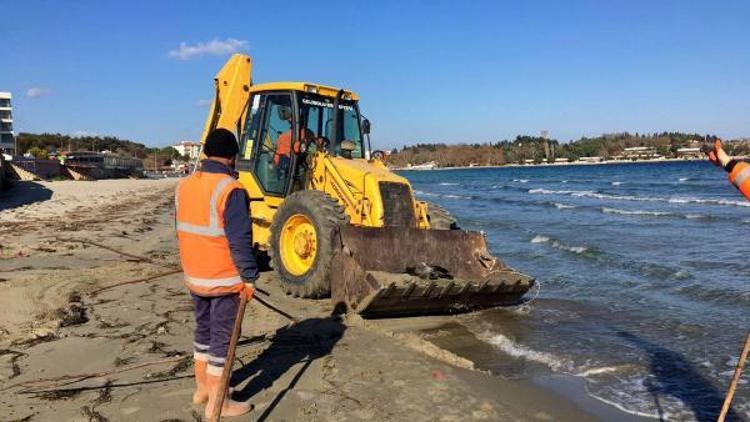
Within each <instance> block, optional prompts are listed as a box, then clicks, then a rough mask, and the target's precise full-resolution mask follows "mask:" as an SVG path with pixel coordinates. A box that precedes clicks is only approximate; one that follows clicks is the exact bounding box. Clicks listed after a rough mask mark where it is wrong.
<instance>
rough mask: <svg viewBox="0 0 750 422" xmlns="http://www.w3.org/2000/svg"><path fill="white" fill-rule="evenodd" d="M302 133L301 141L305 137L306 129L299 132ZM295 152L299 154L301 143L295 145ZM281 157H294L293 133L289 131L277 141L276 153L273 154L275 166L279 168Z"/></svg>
mask: <svg viewBox="0 0 750 422" xmlns="http://www.w3.org/2000/svg"><path fill="white" fill-rule="evenodd" d="M299 133H300V139H302V138H303V137H304V136H303V135H304V129H300V130H299ZM294 152H295V153H296V154H299V152H300V143H299V141H297V142H295V143H294ZM281 156H287V157H290V158H291V157H292V131H291V130H288V131H286V132H284V133H282V134H281V135H279V139H277V140H276V152H275V153H274V154H273V164H274V165H276V166H278V165H279V162H281Z"/></svg>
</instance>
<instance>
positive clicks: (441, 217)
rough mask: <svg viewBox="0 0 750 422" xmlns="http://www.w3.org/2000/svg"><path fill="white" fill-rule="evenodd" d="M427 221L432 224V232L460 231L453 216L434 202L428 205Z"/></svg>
mask: <svg viewBox="0 0 750 422" xmlns="http://www.w3.org/2000/svg"><path fill="white" fill-rule="evenodd" d="M427 220H428V221H429V222H430V229H431V230H459V227H458V223H457V222H456V218H455V217H453V214H451V213H450V211H448V210H446V209H445V208H443V207H441V206H440V205H436V204H433V203H432V202H428V203H427Z"/></svg>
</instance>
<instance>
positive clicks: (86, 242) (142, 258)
mask: <svg viewBox="0 0 750 422" xmlns="http://www.w3.org/2000/svg"><path fill="white" fill-rule="evenodd" d="M55 240H57V241H60V242H76V243H82V244H84V245H91V246H96V247H98V248H102V249H106V250H108V251H110V252H114V253H116V254H118V255H122V256H125V257H128V258H130V259H133V260H136V261H139V262H146V263H149V264H153V265H158V266H160V267H164V268H176V267H174V266H172V265H166V264H162V263H160V262H157V261H154V260H153V259H151V258H149V257H146V256H141V255H135V254H132V253H128V252H123V251H121V250H119V249H115V248H113V247H111V246H107V245H104V244H102V243H99V242H93V241H91V240H84V239H63V238H60V237H56V238H55Z"/></svg>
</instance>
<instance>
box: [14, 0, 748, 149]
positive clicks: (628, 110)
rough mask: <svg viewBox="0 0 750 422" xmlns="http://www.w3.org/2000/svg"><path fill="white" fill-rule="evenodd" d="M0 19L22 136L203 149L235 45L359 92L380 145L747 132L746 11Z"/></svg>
mask: <svg viewBox="0 0 750 422" xmlns="http://www.w3.org/2000/svg"><path fill="white" fill-rule="evenodd" d="M0 14H2V16H3V17H2V22H3V23H2V25H0V45H1V46H2V49H1V50H0V51H1V53H0V91H4V90H9V91H12V92H13V94H14V102H15V119H16V131H17V132H18V131H28V132H42V131H51V132H62V133H70V134H75V133H92V134H100V135H115V136H119V137H122V138H128V139H132V140H136V141H140V142H144V143H146V144H148V145H167V144H169V143H173V142H175V141H178V140H181V139H197V138H198V137H199V134H200V129H201V128H202V126H203V123H204V121H205V118H206V113H207V110H208V108H207V106H206V105H205V104H204V103H205V102H206V100H208V99H210V98H211V95H212V78H213V75H214V74H215V73H216V71H217V70H218V69H219V68H220V67H221V65H222V64H223V62H224V60H226V57H227V54H228V52H230V51H232V50H239V51H246V52H248V53H250V54H251V55H252V56H253V59H254V80H255V81H256V82H267V81H273V80H311V81H316V82H320V83H326V84H331V85H337V86H343V87H345V88H349V89H352V90H354V91H356V92H358V93H359V94H360V96H361V97H362V100H361V106H362V109H363V111H364V113H365V114H366V115H367V116H368V117H369V118H370V120H371V121H372V122H373V135H372V138H373V143H374V144H375V145H378V146H380V147H393V146H401V145H403V144H410V143H414V142H417V141H420V142H428V141H433V142H482V141H495V140H501V139H504V138H512V137H515V135H517V134H538V133H539V131H540V130H542V129H547V130H549V132H550V135H551V136H552V137H554V138H557V139H560V140H563V141H567V140H570V139H576V138H578V137H580V136H593V135H598V134H601V133H605V132H616V131H625V130H628V131H631V132H654V131H663V130H682V131H698V132H708V133H716V134H718V135H720V136H723V137H727V138H732V137H739V136H750V84H749V83H748V78H749V77H748V75H750V31H748V30H747V25H748V22H750V2H747V1H738V2H730V1H727V2H708V1H706V2H696V1H614V0H613V1H582V2H575V1H549V2H546V1H528V2H520V1H519V2H489V1H488V2H484V1H473V2H457V1H445V2H443V1H429V2H428V1H423V2H422V1H414V2H406V1H402V2H396V1H394V2H390V1H379V2H358V1H346V2H334V1H332V2H294V1H284V2H270V1H265V2H255V1H242V2H236V3H234V2H194V3H190V2H169V1H150V2H140V1H127V2H123V1H119V2H114V1H111V2H109V1H90V2H89V1H70V2H52V1H47V2H38V1H15V0H0ZM213 41H215V42H213ZM212 42H213V43H212ZM182 43H184V45H185V48H183V49H182V50H181V49H180V47H181V45H182ZM170 52H174V53H173V54H171V55H170ZM180 52H182V53H181V54H180Z"/></svg>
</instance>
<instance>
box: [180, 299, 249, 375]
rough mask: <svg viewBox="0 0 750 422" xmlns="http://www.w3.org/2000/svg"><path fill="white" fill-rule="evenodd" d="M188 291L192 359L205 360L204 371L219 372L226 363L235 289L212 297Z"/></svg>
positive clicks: (236, 301)
mask: <svg viewBox="0 0 750 422" xmlns="http://www.w3.org/2000/svg"><path fill="white" fill-rule="evenodd" d="M191 295H192V296H193V302H194V303H195V337H194V340H193V356H194V357H195V360H202V361H208V367H207V369H206V372H207V373H208V374H210V375H216V376H219V375H221V372H222V371H223V370H224V364H225V363H226V358H227V351H228V350H229V340H230V338H231V337H232V328H234V320H235V318H236V317H237V311H238V309H239V306H240V296H239V294H236V293H233V294H230V295H226V296H212V297H207V296H198V295H196V294H195V293H191Z"/></svg>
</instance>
